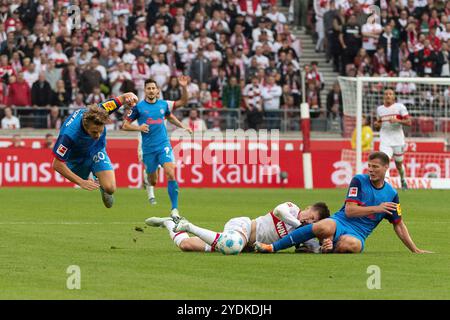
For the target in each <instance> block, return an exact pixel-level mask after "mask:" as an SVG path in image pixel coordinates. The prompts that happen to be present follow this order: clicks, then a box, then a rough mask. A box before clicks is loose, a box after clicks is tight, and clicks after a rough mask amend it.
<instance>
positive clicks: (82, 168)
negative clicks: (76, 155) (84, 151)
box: [66, 148, 114, 180]
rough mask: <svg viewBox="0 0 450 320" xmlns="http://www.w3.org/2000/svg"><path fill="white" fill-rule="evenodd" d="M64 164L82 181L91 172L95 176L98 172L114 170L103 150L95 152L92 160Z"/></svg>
mask: <svg viewBox="0 0 450 320" xmlns="http://www.w3.org/2000/svg"><path fill="white" fill-rule="evenodd" d="M66 164H67V166H68V167H69V169H70V170H72V172H73V173H75V174H76V175H77V176H79V177H80V178H81V179H84V180H86V179H87V178H88V177H89V174H90V173H91V172H92V173H93V174H94V175H95V174H96V173H97V172H100V171H105V170H114V169H113V166H112V164H111V160H110V159H109V157H108V154H107V153H106V150H105V148H103V149H102V150H100V151H99V152H97V153H96V154H95V155H94V156H93V157H92V158H88V159H85V160H82V161H80V162H70V160H68V161H67V163H66Z"/></svg>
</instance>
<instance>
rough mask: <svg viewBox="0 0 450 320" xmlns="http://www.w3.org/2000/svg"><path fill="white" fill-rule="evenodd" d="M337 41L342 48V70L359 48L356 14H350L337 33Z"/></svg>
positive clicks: (351, 60)
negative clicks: (339, 32) (338, 33)
mask: <svg viewBox="0 0 450 320" xmlns="http://www.w3.org/2000/svg"><path fill="white" fill-rule="evenodd" d="M339 37H340V38H339V41H340V44H341V47H342V49H343V55H342V64H343V68H344V69H343V70H345V67H346V66H347V64H351V63H353V60H354V59H355V56H356V54H357V53H358V50H359V48H361V28H360V26H359V25H358V24H357V23H356V15H354V14H352V15H351V16H350V17H349V19H348V22H347V24H346V25H345V26H344V27H343V29H342V33H341V34H340V35H339Z"/></svg>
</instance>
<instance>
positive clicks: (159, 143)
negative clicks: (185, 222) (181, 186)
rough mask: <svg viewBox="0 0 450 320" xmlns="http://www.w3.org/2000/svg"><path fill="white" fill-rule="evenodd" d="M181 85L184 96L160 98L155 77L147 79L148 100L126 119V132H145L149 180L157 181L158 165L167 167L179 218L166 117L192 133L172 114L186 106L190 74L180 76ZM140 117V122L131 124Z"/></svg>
mask: <svg viewBox="0 0 450 320" xmlns="http://www.w3.org/2000/svg"><path fill="white" fill-rule="evenodd" d="M178 82H179V84H180V86H181V87H182V89H183V90H182V97H181V99H180V100H177V101H166V100H160V99H158V97H159V94H160V91H159V88H158V85H157V83H156V81H155V80H153V79H147V80H146V81H145V85H144V90H145V99H144V100H142V101H140V102H139V103H138V104H137V105H136V106H135V107H133V108H132V109H131V110H130V112H129V114H128V115H127V117H126V118H125V120H124V122H123V126H122V129H123V130H125V131H140V132H141V135H142V158H143V161H144V164H145V171H146V173H147V175H148V180H149V181H152V179H154V181H156V179H157V171H158V165H161V166H162V167H163V168H164V173H165V174H166V177H167V180H168V182H167V190H168V193H169V197H170V202H171V203H172V210H171V213H170V214H171V217H172V218H174V219H175V220H177V219H179V218H180V216H179V212H178V183H177V181H176V180H175V163H174V162H175V159H174V156H173V151H172V146H171V145H170V140H169V136H168V134H167V129H166V126H165V124H164V119H167V120H168V121H169V122H170V123H172V124H174V125H175V126H177V127H179V128H182V129H184V130H186V131H188V132H189V133H192V130H191V129H190V128H188V127H185V126H184V125H183V124H182V123H181V122H180V121H179V120H178V119H177V118H176V117H175V116H174V115H173V114H172V110H173V109H174V108H177V107H180V106H183V105H184V104H186V102H187V97H188V95H187V89H186V87H187V84H188V77H186V76H180V77H179V79H178ZM135 120H137V122H138V125H134V124H132V122H133V121H135Z"/></svg>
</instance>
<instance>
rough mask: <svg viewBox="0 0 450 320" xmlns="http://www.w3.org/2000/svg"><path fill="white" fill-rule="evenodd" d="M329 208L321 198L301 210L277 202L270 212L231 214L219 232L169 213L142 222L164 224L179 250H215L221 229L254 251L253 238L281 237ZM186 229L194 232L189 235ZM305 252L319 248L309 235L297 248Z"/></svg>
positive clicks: (326, 214) (321, 216) (325, 213)
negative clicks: (240, 239)
mask: <svg viewBox="0 0 450 320" xmlns="http://www.w3.org/2000/svg"><path fill="white" fill-rule="evenodd" d="M329 216H330V210H329V209H328V207H327V205H326V204H325V203H324V202H317V203H315V204H313V205H312V206H309V207H306V208H305V209H303V210H300V208H299V207H298V206H297V205H295V204H293V203H292V202H285V203H282V204H280V205H278V206H277V207H276V208H275V209H273V210H272V211H271V212H269V213H267V214H265V215H263V216H259V217H257V218H256V219H253V220H252V219H250V218H249V217H239V218H233V219H231V220H230V221H228V222H227V223H226V224H225V226H224V229H223V232H215V231H211V230H208V229H204V228H201V227H198V226H196V225H194V224H192V223H190V222H189V221H187V220H186V219H184V218H183V219H181V220H180V221H179V222H178V223H177V224H175V222H174V221H173V219H172V218H170V217H165V218H158V217H151V218H148V219H146V220H145V223H146V224H147V225H149V226H152V227H165V228H166V229H167V230H168V231H169V235H170V238H171V239H172V240H173V241H174V243H175V245H176V246H177V247H178V248H180V249H181V250H182V251H198V252H211V251H215V246H216V244H217V242H218V240H219V238H220V236H221V235H222V234H223V233H226V232H228V231H237V232H238V233H239V234H240V236H241V237H242V240H243V241H242V247H241V250H240V252H242V251H254V249H253V245H254V244H255V241H259V242H266V243H271V242H273V241H275V240H278V239H280V238H282V237H283V236H285V235H287V234H288V233H289V232H291V231H292V230H294V229H296V228H298V227H300V226H303V225H307V224H310V223H314V222H317V221H319V220H322V219H325V218H328V217H329ZM187 233H191V234H193V235H195V237H189V235H188V234H187ZM300 249H303V250H299V251H305V252H315V253H318V252H319V251H320V245H319V243H318V241H316V240H314V239H312V241H309V242H308V243H304V247H303V248H300Z"/></svg>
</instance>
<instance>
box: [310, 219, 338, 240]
mask: <svg viewBox="0 0 450 320" xmlns="http://www.w3.org/2000/svg"><path fill="white" fill-rule="evenodd" d="M335 231H336V224H335V223H334V221H333V220H331V219H324V220H322V221H319V222H317V223H315V224H314V225H313V232H314V234H315V235H316V237H317V238H319V239H325V238H329V237H330V236H333V235H334V232H335Z"/></svg>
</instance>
